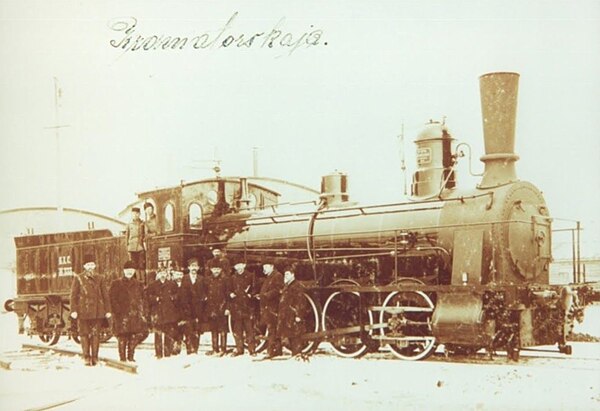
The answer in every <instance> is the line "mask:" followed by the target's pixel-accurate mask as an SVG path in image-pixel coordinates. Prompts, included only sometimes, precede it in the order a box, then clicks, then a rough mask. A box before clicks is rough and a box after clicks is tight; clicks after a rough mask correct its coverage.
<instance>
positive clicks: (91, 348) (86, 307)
mask: <svg viewBox="0 0 600 411" xmlns="http://www.w3.org/2000/svg"><path fill="white" fill-rule="evenodd" d="M83 269H84V272H83V273H81V274H75V278H74V279H73V283H72V285H71V302H70V303H71V318H73V319H74V320H75V319H76V320H77V325H78V332H79V337H80V339H81V348H82V351H83V357H84V361H85V364H86V365H96V364H97V363H98V351H99V349H100V330H101V328H102V325H103V323H104V320H105V319H108V318H110V317H111V311H110V300H109V297H108V291H107V289H106V285H105V283H104V278H103V277H102V276H101V275H99V274H97V273H96V271H95V270H96V263H95V258H94V256H93V255H91V254H86V255H85V256H84V258H83Z"/></svg>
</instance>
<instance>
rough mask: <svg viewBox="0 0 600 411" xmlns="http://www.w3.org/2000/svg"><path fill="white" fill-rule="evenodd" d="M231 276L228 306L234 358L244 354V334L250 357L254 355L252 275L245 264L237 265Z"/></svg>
mask: <svg viewBox="0 0 600 411" xmlns="http://www.w3.org/2000/svg"><path fill="white" fill-rule="evenodd" d="M233 268H234V270H235V273H234V274H233V275H232V276H231V289H230V292H229V304H230V309H231V328H232V331H233V336H234V338H235V347H236V350H235V353H234V354H233V355H234V356H238V355H242V354H243V353H244V333H245V334H246V344H248V351H249V352H250V355H252V356H254V355H256V354H255V352H254V350H255V341H254V310H253V309H252V299H251V298H252V294H253V290H252V285H253V278H252V275H251V274H250V273H249V272H247V271H246V264H245V263H237V264H236V265H235V266H234V267H233Z"/></svg>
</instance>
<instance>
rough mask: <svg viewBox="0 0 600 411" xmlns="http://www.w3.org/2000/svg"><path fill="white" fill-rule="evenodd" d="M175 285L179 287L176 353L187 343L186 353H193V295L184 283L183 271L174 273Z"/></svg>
mask: <svg viewBox="0 0 600 411" xmlns="http://www.w3.org/2000/svg"><path fill="white" fill-rule="evenodd" d="M172 275H173V283H174V284H175V285H176V286H177V288H176V294H175V307H176V308H177V315H178V318H177V325H176V326H175V349H174V353H175V354H179V353H180V352H181V345H182V343H183V342H184V341H185V347H186V352H187V353H188V354H191V353H192V345H191V344H190V338H191V337H190V326H191V319H192V308H191V303H192V293H191V290H190V289H189V287H187V286H185V285H184V283H183V271H179V270H178V269H177V270H174V271H173V274H172Z"/></svg>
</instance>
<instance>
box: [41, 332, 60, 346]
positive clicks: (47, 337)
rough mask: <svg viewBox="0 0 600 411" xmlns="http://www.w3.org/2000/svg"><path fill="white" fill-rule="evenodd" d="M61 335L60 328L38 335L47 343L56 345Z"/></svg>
mask: <svg viewBox="0 0 600 411" xmlns="http://www.w3.org/2000/svg"><path fill="white" fill-rule="evenodd" d="M60 335H61V331H60V329H58V330H55V331H50V332H44V333H41V334H38V337H39V339H40V340H41V341H42V342H43V343H45V344H48V345H56V343H58V340H60Z"/></svg>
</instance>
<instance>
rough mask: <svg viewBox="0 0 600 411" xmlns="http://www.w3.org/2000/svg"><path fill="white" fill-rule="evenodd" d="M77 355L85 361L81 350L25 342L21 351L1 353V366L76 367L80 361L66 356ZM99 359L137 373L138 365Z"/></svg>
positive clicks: (19, 367) (9, 367) (109, 365)
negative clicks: (70, 359)
mask: <svg viewBox="0 0 600 411" xmlns="http://www.w3.org/2000/svg"><path fill="white" fill-rule="evenodd" d="M71 357H76V358H77V359H78V360H81V362H82V361H83V355H82V354H81V352H78V351H75V350H70V349H66V348H58V347H49V346H43V345H37V344H23V345H22V346H21V349H20V350H19V351H10V352H5V353H2V354H1V355H0V367H2V368H4V369H7V370H11V369H19V370H31V371H35V370H39V369H47V368H56V369H62V368H74V367H75V366H77V365H78V364H81V362H80V361H68V360H67V361H65V359H66V358H71ZM98 361H99V362H100V363H102V364H104V365H106V366H108V367H111V368H114V369H117V370H120V371H125V372H128V373H132V374H136V373H137V365H135V364H131V363H126V362H122V361H117V360H113V359H111V358H106V357H101V356H99V357H98Z"/></svg>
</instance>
